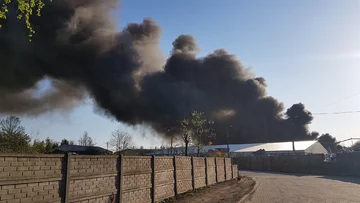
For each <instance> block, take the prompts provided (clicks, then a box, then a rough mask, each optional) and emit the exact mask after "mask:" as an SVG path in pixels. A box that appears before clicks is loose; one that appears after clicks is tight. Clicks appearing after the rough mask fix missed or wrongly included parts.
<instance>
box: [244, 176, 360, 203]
mask: <svg viewBox="0 0 360 203" xmlns="http://www.w3.org/2000/svg"><path fill="white" fill-rule="evenodd" d="M240 174H241V175H245V176H250V177H254V178H255V179H256V180H257V181H258V183H259V186H258V188H257V190H256V191H255V192H254V193H253V194H252V195H251V196H250V198H249V199H248V200H247V201H246V203H312V202H314V203H315V202H316V203H318V202H326V203H349V202H351V203H360V178H354V177H333V176H314V175H294V174H280V173H264V172H249V171H240Z"/></svg>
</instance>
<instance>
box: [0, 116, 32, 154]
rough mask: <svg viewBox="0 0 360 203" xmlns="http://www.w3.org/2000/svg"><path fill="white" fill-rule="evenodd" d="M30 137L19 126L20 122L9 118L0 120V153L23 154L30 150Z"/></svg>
mask: <svg viewBox="0 0 360 203" xmlns="http://www.w3.org/2000/svg"><path fill="white" fill-rule="evenodd" d="M30 141H31V139H30V136H29V135H28V134H26V132H25V128H24V127H23V126H21V120H20V118H18V117H15V116H9V117H7V118H5V119H1V120H0V151H1V152H8V153H24V152H28V151H29V150H30Z"/></svg>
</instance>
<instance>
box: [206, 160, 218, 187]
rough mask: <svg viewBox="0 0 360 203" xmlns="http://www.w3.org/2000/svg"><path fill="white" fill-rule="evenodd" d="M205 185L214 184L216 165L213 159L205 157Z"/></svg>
mask: <svg viewBox="0 0 360 203" xmlns="http://www.w3.org/2000/svg"><path fill="white" fill-rule="evenodd" d="M205 159H206V174H207V177H206V178H207V185H212V184H215V183H216V165H215V158H214V157H206V158H205Z"/></svg>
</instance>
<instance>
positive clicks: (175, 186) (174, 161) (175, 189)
mask: <svg viewBox="0 0 360 203" xmlns="http://www.w3.org/2000/svg"><path fill="white" fill-rule="evenodd" d="M173 166H174V192H175V195H178V191H177V178H176V156H173Z"/></svg>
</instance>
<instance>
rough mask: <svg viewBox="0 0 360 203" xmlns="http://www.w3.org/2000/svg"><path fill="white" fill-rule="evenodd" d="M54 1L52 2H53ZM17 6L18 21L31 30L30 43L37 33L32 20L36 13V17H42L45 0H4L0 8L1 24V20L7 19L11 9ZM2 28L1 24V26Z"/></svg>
mask: <svg viewBox="0 0 360 203" xmlns="http://www.w3.org/2000/svg"><path fill="white" fill-rule="evenodd" d="M51 1H52V0H50V2H51ZM11 4H13V5H14V6H15V5H16V7H17V11H16V14H17V15H16V17H17V19H18V20H24V21H25V25H26V27H27V29H28V30H29V34H28V36H29V41H31V38H32V36H33V34H34V33H35V30H34V28H33V27H32V25H31V23H30V18H31V17H32V16H33V14H34V13H35V14H36V16H41V10H42V8H43V7H44V6H45V3H44V1H43V0H16V1H15V0H4V1H3V3H2V5H1V8H0V22H1V20H6V19H7V14H8V12H9V7H11V6H13V5H11ZM0 28H1V24H0Z"/></svg>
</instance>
